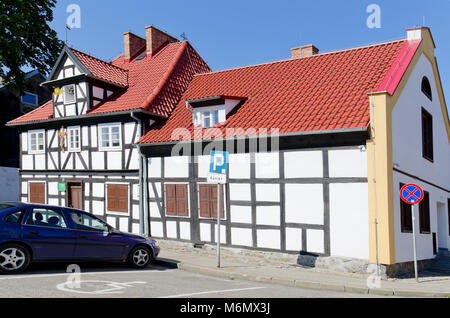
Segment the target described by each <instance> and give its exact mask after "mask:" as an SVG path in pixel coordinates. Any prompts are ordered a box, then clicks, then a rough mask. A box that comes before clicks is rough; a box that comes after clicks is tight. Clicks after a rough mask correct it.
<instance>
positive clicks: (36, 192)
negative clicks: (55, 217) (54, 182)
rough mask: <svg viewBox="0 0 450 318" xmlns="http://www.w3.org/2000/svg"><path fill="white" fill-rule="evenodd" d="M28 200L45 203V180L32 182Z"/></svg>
mask: <svg viewBox="0 0 450 318" xmlns="http://www.w3.org/2000/svg"><path fill="white" fill-rule="evenodd" d="M28 191H29V192H28V193H29V194H28V195H29V197H28V201H29V202H30V203H42V204H44V203H45V183H44V182H30V183H29V189H28Z"/></svg>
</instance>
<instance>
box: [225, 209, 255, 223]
mask: <svg viewBox="0 0 450 318" xmlns="http://www.w3.org/2000/svg"><path fill="white" fill-rule="evenodd" d="M230 209H231V211H230V219H231V222H233V223H248V224H250V223H252V207H250V206H240V205H231V206H230Z"/></svg>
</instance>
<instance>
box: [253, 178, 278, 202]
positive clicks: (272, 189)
mask: <svg viewBox="0 0 450 318" xmlns="http://www.w3.org/2000/svg"><path fill="white" fill-rule="evenodd" d="M256 201H267V202H280V184H278V183H275V184H272V183H268V184H263V183H257V184H256Z"/></svg>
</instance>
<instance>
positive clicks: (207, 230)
mask: <svg viewBox="0 0 450 318" xmlns="http://www.w3.org/2000/svg"><path fill="white" fill-rule="evenodd" d="M200 240H201V241H203V242H211V224H209V223H200Z"/></svg>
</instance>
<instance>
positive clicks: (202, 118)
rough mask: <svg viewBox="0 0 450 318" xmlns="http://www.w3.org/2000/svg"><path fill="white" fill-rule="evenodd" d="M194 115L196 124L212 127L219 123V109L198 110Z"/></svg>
mask: <svg viewBox="0 0 450 318" xmlns="http://www.w3.org/2000/svg"><path fill="white" fill-rule="evenodd" d="M194 116H195V117H194V119H195V120H194V124H195V125H196V126H202V127H213V126H215V125H217V124H218V123H219V109H211V110H198V111H195V112H194Z"/></svg>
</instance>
